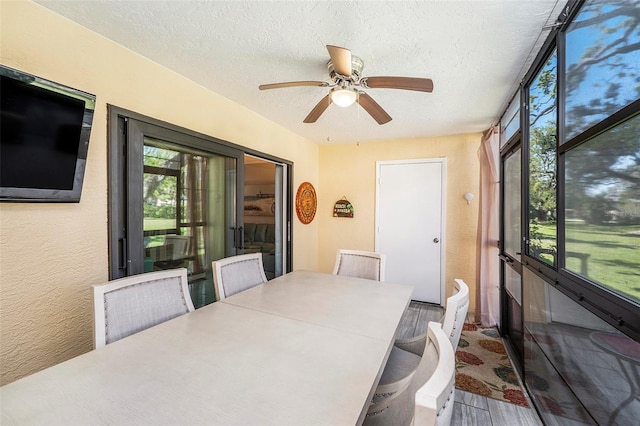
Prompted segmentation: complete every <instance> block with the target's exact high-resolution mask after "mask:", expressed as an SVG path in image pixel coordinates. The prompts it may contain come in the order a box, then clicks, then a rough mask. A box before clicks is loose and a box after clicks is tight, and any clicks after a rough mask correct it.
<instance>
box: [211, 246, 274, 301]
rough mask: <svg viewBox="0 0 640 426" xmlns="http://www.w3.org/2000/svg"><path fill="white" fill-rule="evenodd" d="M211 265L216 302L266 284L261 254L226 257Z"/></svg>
mask: <svg viewBox="0 0 640 426" xmlns="http://www.w3.org/2000/svg"><path fill="white" fill-rule="evenodd" d="M211 265H212V267H213V285H214V287H215V290H216V300H221V299H224V298H225V297H229V296H233V295H234V294H236V293H239V292H241V291H244V290H247V289H249V288H251V287H255V286H257V285H259V284H262V283H266V282H267V276H266V275H265V273H264V266H263V264H262V253H251V254H241V255H238V256H231V257H226V258H224V259H220V260H215V261H213V262H212V263H211Z"/></svg>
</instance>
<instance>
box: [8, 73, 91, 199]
mask: <svg viewBox="0 0 640 426" xmlns="http://www.w3.org/2000/svg"><path fill="white" fill-rule="evenodd" d="M94 105H95V96H93V95H90V94H88V93H85V92H82V91H79V90H76V89H72V88H70V87H66V86H63V85H60V84H57V83H54V82H51V81H47V80H44V79H41V78H38V77H35V76H32V75H29V74H26V73H23V72H20V71H16V70H13V69H11V68H7V67H4V66H0V200H1V201H13V202H16V201H33V202H78V201H80V194H81V191H82V183H83V179H84V170H85V163H86V158H87V150H88V144H89V134H90V132H91V124H92V120H93V110H94Z"/></svg>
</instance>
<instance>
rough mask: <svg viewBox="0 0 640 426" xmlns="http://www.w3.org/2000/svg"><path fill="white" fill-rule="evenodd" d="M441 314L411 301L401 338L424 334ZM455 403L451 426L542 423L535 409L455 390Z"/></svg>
mask: <svg viewBox="0 0 640 426" xmlns="http://www.w3.org/2000/svg"><path fill="white" fill-rule="evenodd" d="M442 313H443V309H442V308H441V307H440V306H434V305H430V304H427V303H420V302H411V304H410V305H409V308H407V312H406V313H405V314H404V316H403V318H402V322H401V323H400V330H399V331H398V337H399V338H408V337H413V336H417V335H419V334H422V333H425V332H426V330H427V323H428V322H429V321H439V320H440V318H442ZM471 321H473V320H471ZM523 389H524V388H523ZM455 401H456V402H455V406H454V408H453V419H452V422H451V424H452V425H456V426H460V425H463V426H467V425H469V426H517V425H527V426H529V425H531V426H538V425H542V424H543V423H542V421H540V418H539V417H538V414H537V413H536V411H535V410H534V409H532V408H525V407H520V406H518V405H515V404H509V403H507V402H503V401H498V400H497V399H493V398H487V397H485V396H480V395H476V394H473V393H469V392H465V391H461V390H459V389H456V399H455ZM529 406H532V404H531V402H529Z"/></svg>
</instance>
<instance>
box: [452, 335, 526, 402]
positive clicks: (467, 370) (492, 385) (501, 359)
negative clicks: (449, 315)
mask: <svg viewBox="0 0 640 426" xmlns="http://www.w3.org/2000/svg"><path fill="white" fill-rule="evenodd" d="M456 388H458V389H461V390H464V391H467V392H471V393H475V394H479V395H483V396H486V397H489V398H494V399H498V400H501V401H505V402H509V403H512V404H517V405H521V406H523V407H528V404H527V400H526V399H525V396H524V394H523V393H522V388H521V387H520V384H519V382H518V377H517V376H516V374H515V371H514V369H513V366H512V365H511V361H510V360H509V357H508V356H507V352H506V350H505V348H504V345H503V344H502V339H500V336H499V335H498V330H497V329H495V328H481V327H478V326H477V325H475V324H464V327H463V329H462V336H461V337H460V343H459V344H458V350H457V351H456Z"/></svg>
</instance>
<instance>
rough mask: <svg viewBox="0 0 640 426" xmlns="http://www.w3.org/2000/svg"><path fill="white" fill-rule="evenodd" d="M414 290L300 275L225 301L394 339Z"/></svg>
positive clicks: (289, 275)
mask: <svg viewBox="0 0 640 426" xmlns="http://www.w3.org/2000/svg"><path fill="white" fill-rule="evenodd" d="M412 289H413V287H411V286H403V285H397V284H388V283H380V282H377V281H372V280H365V279H360V278H347V277H342V276H338V275H331V274H323V273H319V272H309V271H294V272H292V273H289V274H286V275H284V276H282V277H279V278H278V279H275V280H272V281H269V282H267V283H266V284H264V285H261V286H258V287H254V288H251V289H249V290H246V291H243V292H241V293H238V294H235V295H233V296H231V297H229V298H226V299H223V300H222V302H224V303H228V304H232V305H236V306H242V307H245V308H251V309H255V310H258V311H261V312H266V313H269V314H274V315H281V316H284V317H287V318H293V319H297V320H300V321H306V322H310V323H312V324H316V325H322V326H326V327H332V328H336V329H339V330H343V331H347V332H349V333H354V334H360V335H363V336H368V337H373V338H376V339H382V340H385V341H388V340H389V337H390V336H391V335H393V334H394V333H395V332H396V328H397V326H398V321H399V318H398V312H400V313H402V312H404V311H405V310H406V308H407V306H408V304H409V300H410V298H411V292H412Z"/></svg>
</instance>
